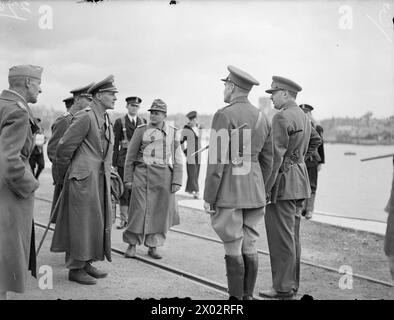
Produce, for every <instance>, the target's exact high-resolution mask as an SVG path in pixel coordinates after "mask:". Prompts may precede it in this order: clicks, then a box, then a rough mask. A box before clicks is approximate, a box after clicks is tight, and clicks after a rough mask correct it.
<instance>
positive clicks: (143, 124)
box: [137, 123, 147, 128]
mask: <svg viewBox="0 0 394 320" xmlns="http://www.w3.org/2000/svg"><path fill="white" fill-rule="evenodd" d="M146 125H147V124H146V123H141V124H140V125H139V126H138V127H137V128H141V127H144V126H146Z"/></svg>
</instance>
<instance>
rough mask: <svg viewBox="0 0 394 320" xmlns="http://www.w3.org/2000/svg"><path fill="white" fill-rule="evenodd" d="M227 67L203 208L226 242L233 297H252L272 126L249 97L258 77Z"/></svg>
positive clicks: (264, 203) (227, 266) (215, 123)
mask: <svg viewBox="0 0 394 320" xmlns="http://www.w3.org/2000/svg"><path fill="white" fill-rule="evenodd" d="M227 69H228V70H229V72H230V74H229V75H228V77H227V78H226V79H222V81H224V85H225V89H224V102H226V103H228V105H227V106H226V107H224V108H222V109H219V110H218V111H217V112H216V113H215V115H214V117H213V120H212V128H211V135H210V142H209V156H208V167H207V174H206V179H205V190H204V200H205V204H204V208H205V210H206V211H207V212H209V213H211V224H212V227H213V229H214V230H215V232H216V233H217V235H218V236H219V237H220V239H221V240H222V241H223V245H224V249H225V262H226V270H227V284H228V290H229V295H230V298H231V297H233V298H237V299H244V300H251V299H252V297H253V290H254V286H255V283H256V278H257V271H258V255H257V247H256V241H257V239H258V237H259V233H258V231H257V224H258V223H259V221H261V220H262V218H263V215H264V206H265V205H266V193H265V185H264V184H265V182H266V181H267V178H268V176H269V175H270V173H271V169H272V139H271V126H270V124H269V122H268V120H267V118H266V116H265V114H263V113H262V112H261V111H259V109H257V108H256V107H254V106H253V105H252V104H251V103H250V102H249V100H248V94H249V92H250V90H251V89H252V87H253V86H254V85H259V82H258V81H257V80H256V79H254V78H253V77H252V76H251V75H249V74H248V73H246V72H245V71H243V70H240V69H238V68H236V67H234V66H228V68H227ZM241 126H244V127H243V128H242V129H237V128H239V127H241ZM232 133H233V134H232ZM219 137H220V139H218V138H219ZM218 140H219V141H220V144H219V143H218V142H217V141H218Z"/></svg>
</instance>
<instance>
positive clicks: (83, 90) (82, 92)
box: [70, 82, 94, 99]
mask: <svg viewBox="0 0 394 320" xmlns="http://www.w3.org/2000/svg"><path fill="white" fill-rule="evenodd" d="M93 85H94V82H91V83H89V84H88V85H86V86H82V87H78V88H75V89H73V90H71V91H70V93H72V94H73V95H74V98H75V97H86V98H90V99H91V98H92V95H91V94H89V93H87V92H88V90H89V88H90V87H91V86H93Z"/></svg>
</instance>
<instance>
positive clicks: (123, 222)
mask: <svg viewBox="0 0 394 320" xmlns="http://www.w3.org/2000/svg"><path fill="white" fill-rule="evenodd" d="M126 226H127V222H126V221H124V220H122V221H121V222H120V223H119V225H118V226H116V229H118V230H120V229H123V228H126Z"/></svg>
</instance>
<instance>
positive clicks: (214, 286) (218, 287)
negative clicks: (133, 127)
mask: <svg viewBox="0 0 394 320" xmlns="http://www.w3.org/2000/svg"><path fill="white" fill-rule="evenodd" d="M37 199H39V198H37ZM39 200H41V201H45V200H46V199H39ZM46 201H47V200H46ZM46 201H45V202H46ZM34 224H35V225H36V226H38V227H40V228H43V229H46V228H47V225H45V224H43V223H41V222H39V221H35V223H34ZM48 230H49V231H51V232H53V231H54V229H53V228H52V227H49V229H48ZM111 251H112V252H114V253H116V254H118V255H121V256H123V255H124V253H125V252H124V251H123V250H121V249H119V248H116V247H111ZM133 259H135V260H138V261H141V262H143V263H145V264H148V265H151V266H153V267H156V268H159V269H162V270H165V271H167V272H170V273H173V274H175V275H177V276H179V277H182V278H185V279H188V280H191V281H193V282H195V283H198V284H199V285H202V286H204V287H207V288H209V289H210V290H214V291H216V292H218V293H220V294H223V295H226V294H228V292H227V287H225V286H224V285H222V284H220V283H218V282H215V281H212V280H209V279H207V278H205V277H201V276H198V275H196V274H194V273H191V272H187V271H184V270H181V269H178V268H174V267H172V266H170V265H167V264H164V263H160V262H157V261H154V260H151V259H148V258H144V257H141V256H135V257H134V258H133ZM253 299H254V300H262V299H261V298H259V297H256V296H254V297H253Z"/></svg>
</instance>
